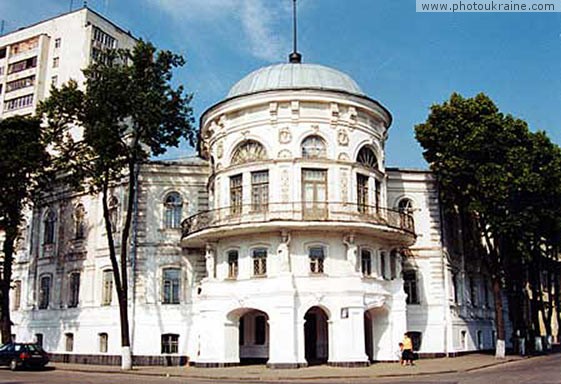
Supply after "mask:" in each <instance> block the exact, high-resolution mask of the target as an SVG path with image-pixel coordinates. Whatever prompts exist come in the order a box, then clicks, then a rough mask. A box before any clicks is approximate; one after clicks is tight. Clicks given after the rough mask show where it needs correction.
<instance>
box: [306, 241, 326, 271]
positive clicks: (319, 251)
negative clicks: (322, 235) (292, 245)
mask: <svg viewBox="0 0 561 384" xmlns="http://www.w3.org/2000/svg"><path fill="white" fill-rule="evenodd" d="M308 258H309V259H310V272H311V273H312V274H322V273H323V272H324V260H325V249H324V247H320V246H318V247H310V248H309V249H308Z"/></svg>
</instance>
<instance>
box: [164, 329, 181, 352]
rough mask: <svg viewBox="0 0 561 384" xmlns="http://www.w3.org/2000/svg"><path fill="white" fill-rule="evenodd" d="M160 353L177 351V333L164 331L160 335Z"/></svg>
mask: <svg viewBox="0 0 561 384" xmlns="http://www.w3.org/2000/svg"><path fill="white" fill-rule="evenodd" d="M161 345H162V353H178V352H179V335H177V334H174V333H164V334H163V335H162V344H161Z"/></svg>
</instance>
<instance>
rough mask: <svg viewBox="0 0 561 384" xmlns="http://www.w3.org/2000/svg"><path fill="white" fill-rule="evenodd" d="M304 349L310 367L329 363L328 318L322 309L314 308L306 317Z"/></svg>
mask: <svg viewBox="0 0 561 384" xmlns="http://www.w3.org/2000/svg"><path fill="white" fill-rule="evenodd" d="M304 320H305V322H304V343H305V344H304V348H305V357H306V361H307V362H308V365H317V364H325V363H327V359H328V357H329V333H328V324H327V320H328V316H327V314H326V313H325V311H324V310H323V309H321V308H320V307H312V308H310V309H309V310H308V311H307V312H306V315H305V316H304Z"/></svg>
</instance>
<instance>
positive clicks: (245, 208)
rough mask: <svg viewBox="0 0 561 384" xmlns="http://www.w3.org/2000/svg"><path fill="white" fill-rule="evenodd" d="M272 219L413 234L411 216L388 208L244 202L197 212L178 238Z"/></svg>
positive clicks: (349, 204)
mask: <svg viewBox="0 0 561 384" xmlns="http://www.w3.org/2000/svg"><path fill="white" fill-rule="evenodd" d="M273 221H316V222H317V221H325V222H352V223H367V224H376V225H385V226H388V227H392V228H396V229H401V230H404V231H407V232H410V233H414V224H413V216H412V215H411V214H409V213H405V212H400V211H397V210H393V209H388V208H380V207H375V206H370V205H362V204H354V203H340V202H305V201H298V202H287V203H268V204H259V205H257V204H244V205H234V206H229V207H223V208H217V209H211V210H207V211H202V212H199V213H197V214H195V215H193V216H191V217H188V218H187V219H185V220H183V222H182V223H181V227H182V237H187V236H189V235H191V234H193V233H195V232H198V231H202V230H205V229H209V228H216V227H222V226H226V225H242V224H252V223H267V222H273Z"/></svg>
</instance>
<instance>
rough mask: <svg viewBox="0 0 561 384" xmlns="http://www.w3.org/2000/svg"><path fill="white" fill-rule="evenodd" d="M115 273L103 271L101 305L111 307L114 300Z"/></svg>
mask: <svg viewBox="0 0 561 384" xmlns="http://www.w3.org/2000/svg"><path fill="white" fill-rule="evenodd" d="M112 296H113V271H112V270H110V269H109V270H106V271H103V291H102V294H101V305H111V300H112V299H113V297H112Z"/></svg>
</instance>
